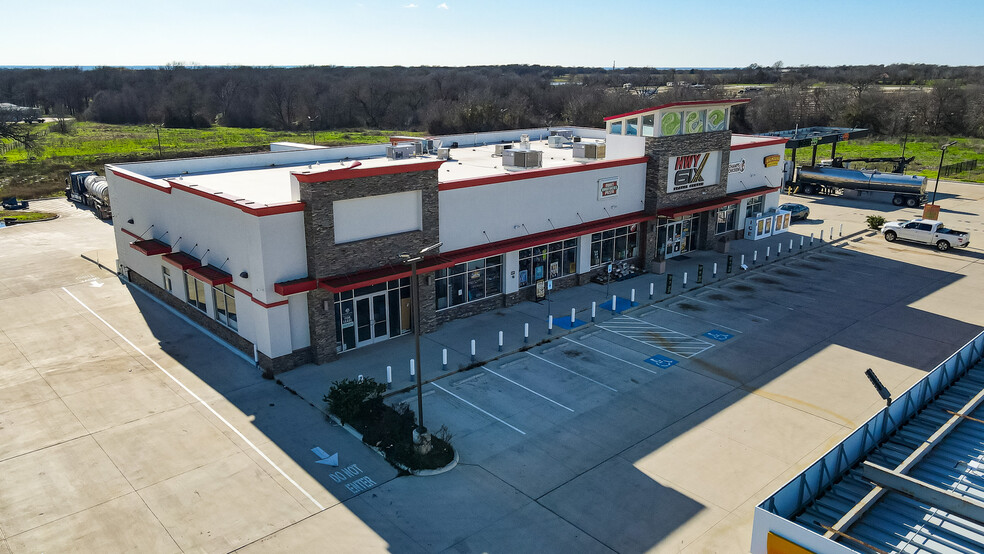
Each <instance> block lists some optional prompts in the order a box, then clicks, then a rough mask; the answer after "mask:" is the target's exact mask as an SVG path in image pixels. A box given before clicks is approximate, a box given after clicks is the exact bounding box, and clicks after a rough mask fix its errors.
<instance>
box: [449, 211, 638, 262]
mask: <svg viewBox="0 0 984 554" xmlns="http://www.w3.org/2000/svg"><path fill="white" fill-rule="evenodd" d="M651 217H652V216H651V215H649V214H645V213H642V212H635V213H632V214H629V215H623V216H618V217H613V218H611V219H602V220H600V221H589V222H588V223H582V224H581V225H572V226H570V227H562V228H560V229H552V230H550V231H544V232H542V233H536V234H534V235H523V236H521V237H515V238H511V239H506V240H501V241H499V242H493V243H492V244H481V245H478V246H472V247H470V248H462V249H461V250H455V251H453V252H446V253H443V254H441V255H442V256H444V257H446V258H450V259H451V260H453V261H454V263H462V262H468V261H471V260H477V259H478V258H487V257H489V256H497V255H499V254H504V253H506V252H512V251H514V250H521V249H523V248H530V247H533V246H539V245H541V244H547V243H551V242H557V241H559V240H564V239H570V238H574V237H579V236H581V235H587V234H588V233H597V232H598V231H606V230H608V229H614V228H615V227H624V226H626V225H632V224H633V223H639V222H640V221H645V220H647V219H650V218H651Z"/></svg>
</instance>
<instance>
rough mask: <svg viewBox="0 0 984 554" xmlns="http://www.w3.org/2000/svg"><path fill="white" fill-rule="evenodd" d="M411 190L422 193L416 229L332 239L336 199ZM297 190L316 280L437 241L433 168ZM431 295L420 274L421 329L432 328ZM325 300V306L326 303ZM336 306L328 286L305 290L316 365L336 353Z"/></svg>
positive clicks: (392, 260) (395, 258)
mask: <svg viewBox="0 0 984 554" xmlns="http://www.w3.org/2000/svg"><path fill="white" fill-rule="evenodd" d="M408 169H412V166H409V167H408ZM410 191H420V193H421V213H422V218H421V223H422V225H421V230H420V231H411V232H407V233H398V234H394V235H387V236H384V237H376V238H371V239H365V240H359V241H354V242H347V243H343V244H335V229H334V213H333V207H334V205H333V203H334V202H335V201H338V200H349V199H353V198H364V197H367V196H378V195H383V194H393V193H399V192H410ZM300 193H301V201H302V202H304V237H305V245H306V247H307V259H308V275H309V276H310V277H313V278H315V279H323V278H326V277H332V276H338V275H348V274H351V273H357V272H360V271H365V270H369V269H376V268H380V267H385V266H389V265H397V264H399V255H400V254H401V253H406V252H416V251H418V250H420V249H421V248H423V247H425V246H428V245H431V244H434V243H436V242H438V241H439V240H440V220H439V212H438V210H439V207H438V189H437V170H426V171H409V172H407V173H396V174H391V175H376V176H370V177H361V178H353V179H343V180H339V181H330V182H324V183H300ZM428 283H431V284H430V285H428ZM434 295H435V292H434V287H433V281H432V279H430V278H428V276H426V275H421V276H420V319H421V330H422V331H423V332H428V331H430V330H433V329H434V328H436V316H435V313H434V304H435V302H434ZM326 300H327V301H328V309H327V310H326V309H325V308H324V306H325V301H326ZM334 309H335V308H334V297H333V295H332V294H331V293H329V292H328V291H325V290H322V289H317V290H314V291H311V292H309V293H308V319H309V321H310V328H311V346H312V349H313V350H314V360H315V362H316V363H318V364H323V363H325V362H328V361H331V360H332V359H334V358H335V357H336V356H337V340H336V338H335V313H334Z"/></svg>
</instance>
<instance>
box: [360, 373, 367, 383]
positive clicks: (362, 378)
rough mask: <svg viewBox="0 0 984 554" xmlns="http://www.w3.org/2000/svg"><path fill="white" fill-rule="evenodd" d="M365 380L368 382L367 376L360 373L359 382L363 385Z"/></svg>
mask: <svg viewBox="0 0 984 554" xmlns="http://www.w3.org/2000/svg"><path fill="white" fill-rule="evenodd" d="M365 380H366V378H365V376H364V375H362V374H361V373H360V374H359V382H360V383H361V382H363V381H365Z"/></svg>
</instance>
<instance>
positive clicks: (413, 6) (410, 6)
mask: <svg viewBox="0 0 984 554" xmlns="http://www.w3.org/2000/svg"><path fill="white" fill-rule="evenodd" d="M403 7H404V8H416V7H417V4H407V5H406V6H403Z"/></svg>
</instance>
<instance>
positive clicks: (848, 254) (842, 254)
mask: <svg viewBox="0 0 984 554" xmlns="http://www.w3.org/2000/svg"><path fill="white" fill-rule="evenodd" d="M829 253H830V254H835V255H837V256H852V255H853V254H851V253H850V252H844V251H843V250H831V251H830V252H829Z"/></svg>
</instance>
